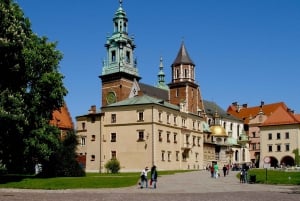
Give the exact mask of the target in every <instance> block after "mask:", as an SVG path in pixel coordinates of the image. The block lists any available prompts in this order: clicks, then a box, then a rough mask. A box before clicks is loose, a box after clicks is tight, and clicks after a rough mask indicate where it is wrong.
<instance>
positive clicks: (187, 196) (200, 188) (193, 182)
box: [0, 171, 300, 201]
mask: <svg viewBox="0 0 300 201" xmlns="http://www.w3.org/2000/svg"><path fill="white" fill-rule="evenodd" d="M234 175H235V172H233V173H231V174H229V175H228V176H226V177H220V178H218V179H214V178H211V177H210V175H209V173H208V172H205V171H196V172H188V173H179V174H175V175H166V176H163V177H159V181H158V188H157V189H152V188H147V189H146V188H144V189H140V188H138V186H133V187H128V188H119V189H86V190H84V189H79V190H21V189H0V201H17V200H18V201H19V200H22V201H85V200H87V201H94V200H101V201H102V200H103V201H104V200H105V201H106V200H109V201H117V200H121V201H127V200H128V201H129V200H130V201H152V200H153V201H177V200H178V201H179V200H180V201H181V200H184V201H193V200H195V201H196V200H197V201H201V200H205V201H217V200H220V201H253V200H254V201H260V200H261V201H277V200H278V201H285V200H288V201H296V200H297V201H299V200H300V186H278V185H276V186H274V185H262V184H241V183H240V182H239V180H237V179H236V177H235V176H234Z"/></svg>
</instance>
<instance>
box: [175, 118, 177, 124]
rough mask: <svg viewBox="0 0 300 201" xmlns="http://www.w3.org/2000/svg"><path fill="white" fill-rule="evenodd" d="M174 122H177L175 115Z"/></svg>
mask: <svg viewBox="0 0 300 201" xmlns="http://www.w3.org/2000/svg"><path fill="white" fill-rule="evenodd" d="M174 124H175V125H176V124H177V117H174Z"/></svg>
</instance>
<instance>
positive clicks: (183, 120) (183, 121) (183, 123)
mask: <svg viewBox="0 0 300 201" xmlns="http://www.w3.org/2000/svg"><path fill="white" fill-rule="evenodd" d="M182 127H185V119H182Z"/></svg>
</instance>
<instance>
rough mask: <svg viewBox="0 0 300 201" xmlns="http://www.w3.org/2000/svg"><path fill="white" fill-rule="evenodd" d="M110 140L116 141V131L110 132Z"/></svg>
mask: <svg viewBox="0 0 300 201" xmlns="http://www.w3.org/2000/svg"><path fill="white" fill-rule="evenodd" d="M110 135H111V140H110V141H111V142H116V141H117V134H116V133H111V134H110Z"/></svg>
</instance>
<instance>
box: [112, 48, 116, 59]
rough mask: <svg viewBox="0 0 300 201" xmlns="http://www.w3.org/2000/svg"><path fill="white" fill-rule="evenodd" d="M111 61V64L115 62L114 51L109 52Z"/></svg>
mask: <svg viewBox="0 0 300 201" xmlns="http://www.w3.org/2000/svg"><path fill="white" fill-rule="evenodd" d="M111 61H112V62H115V61H116V51H115V50H113V51H111Z"/></svg>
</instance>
